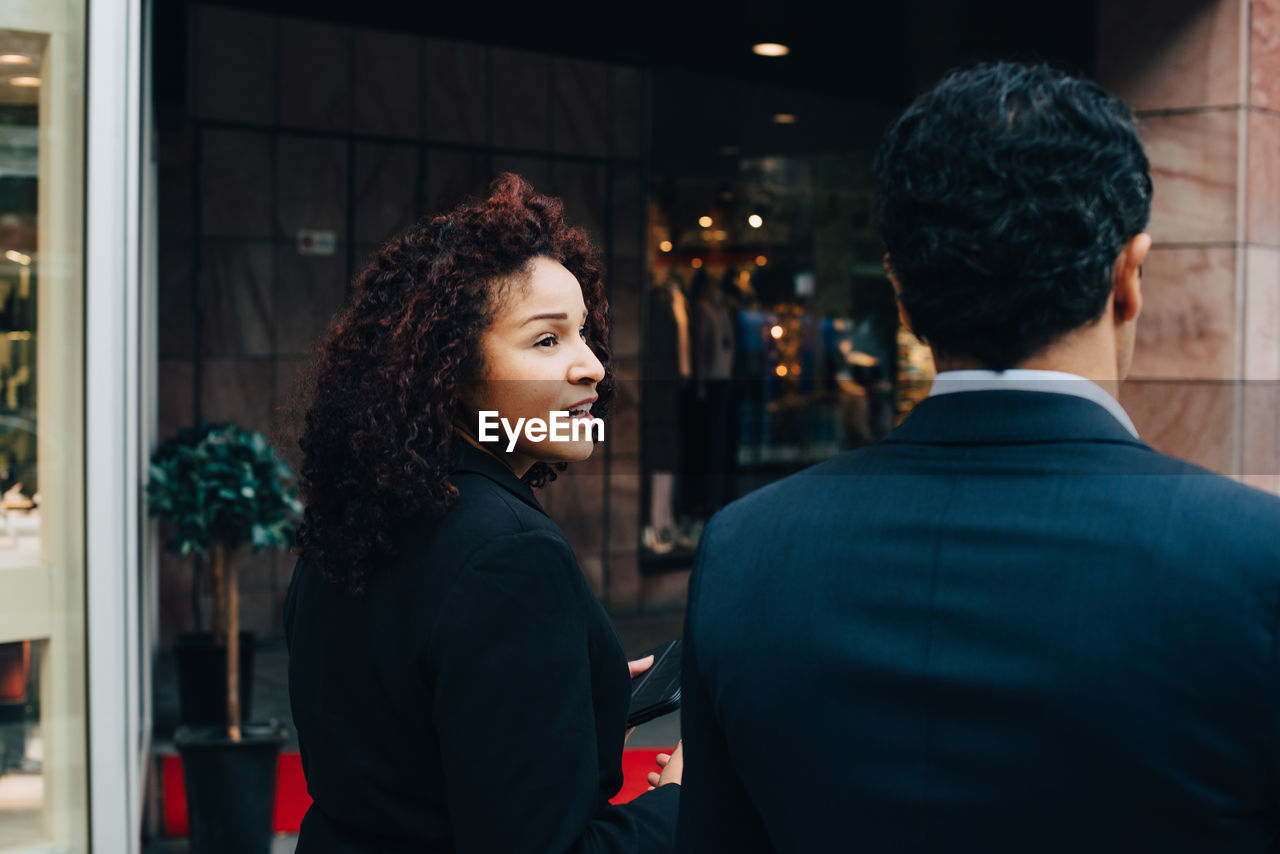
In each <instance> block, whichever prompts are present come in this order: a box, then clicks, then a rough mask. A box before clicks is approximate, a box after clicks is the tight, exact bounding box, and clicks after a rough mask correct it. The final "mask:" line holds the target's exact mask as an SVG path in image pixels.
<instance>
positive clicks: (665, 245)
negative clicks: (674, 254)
mask: <svg viewBox="0 0 1280 854" xmlns="http://www.w3.org/2000/svg"><path fill="white" fill-rule="evenodd" d="M658 251H659V252H670V251H671V241H670V240H664V241H662V242H661V243H659V244H658Z"/></svg>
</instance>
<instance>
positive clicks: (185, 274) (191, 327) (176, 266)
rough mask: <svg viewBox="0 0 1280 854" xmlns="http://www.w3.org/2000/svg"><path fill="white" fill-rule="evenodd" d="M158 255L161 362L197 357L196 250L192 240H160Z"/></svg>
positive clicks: (157, 283) (158, 323)
mask: <svg viewBox="0 0 1280 854" xmlns="http://www.w3.org/2000/svg"><path fill="white" fill-rule="evenodd" d="M159 243H160V245H159V247H158V250H157V252H156V256H157V259H156V260H157V264H156V285H157V288H156V290H157V293H156V302H157V306H156V315H157V325H158V326H159V328H158V329H157V330H156V333H157V338H158V341H157V345H158V348H159V356H160V358H162V359H164V358H178V357H182V358H188V359H190V358H192V357H193V356H195V340H196V336H195V331H196V326H195V323H196V313H195V303H194V300H195V292H196V288H195V265H194V263H193V260H194V259H193V257H192V253H193V252H194V251H195V247H194V245H193V243H192V241H191V240H190V239H189V238H178V237H166V236H162V237H161V238H160V242H159Z"/></svg>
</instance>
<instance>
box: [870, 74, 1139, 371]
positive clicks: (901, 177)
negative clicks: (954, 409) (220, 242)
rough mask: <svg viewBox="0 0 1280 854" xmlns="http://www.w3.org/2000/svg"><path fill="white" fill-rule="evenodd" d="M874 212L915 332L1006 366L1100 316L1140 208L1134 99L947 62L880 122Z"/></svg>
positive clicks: (1066, 80)
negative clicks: (885, 124) (929, 84)
mask: <svg viewBox="0 0 1280 854" xmlns="http://www.w3.org/2000/svg"><path fill="white" fill-rule="evenodd" d="M876 180H877V200H876V215H877V219H878V225H879V229H880V235H881V237H882V238H883V240H884V243H885V247H886V249H887V250H888V253H889V257H888V264H889V266H890V269H891V270H892V271H893V273H894V275H895V277H896V278H897V280H898V282H899V284H900V286H901V291H900V299H901V300H902V305H903V307H904V308H905V309H906V311H907V313H908V314H909V315H910V318H911V323H912V326H913V327H914V330H915V332H916V333H917V334H918V335H919V336H920V337H921V338H923V339H924V340H925V341H927V342H928V343H929V344H930V345H931V346H932V347H933V349H934V352H935V354H937V355H940V356H943V357H951V358H957V357H958V358H971V359H977V360H978V361H980V362H981V363H982V364H983V365H985V366H986V367H989V368H995V369H1002V368H1009V367H1013V366H1015V365H1017V364H1019V363H1021V362H1023V361H1025V360H1026V359H1027V358H1029V357H1031V356H1033V355H1035V354H1036V353H1038V352H1040V351H1042V350H1043V349H1044V348H1046V347H1048V346H1049V345H1050V344H1052V343H1053V342H1054V341H1055V340H1056V339H1058V338H1059V337H1060V336H1062V335H1063V334H1064V333H1067V332H1069V331H1071V330H1073V329H1077V328H1080V327H1082V326H1084V325H1086V324H1089V323H1092V322H1094V321H1096V320H1097V319H1098V318H1099V317H1100V316H1101V315H1102V312H1103V310H1104V309H1105V307H1106V302H1107V297H1108V295H1109V294H1110V292H1111V287H1112V284H1111V269H1112V265H1113V264H1114V263H1115V260H1116V257H1117V256H1118V255H1119V253H1120V250H1121V248H1122V247H1123V246H1124V244H1125V242H1126V241H1128V240H1129V239H1130V238H1132V237H1133V236H1134V235H1136V234H1139V233H1140V232H1141V231H1142V230H1143V229H1144V228H1145V227H1146V224H1147V219H1148V217H1149V216H1150V212H1151V178H1150V175H1149V174H1148V163H1147V156H1146V154H1145V153H1144V152H1143V150H1142V143H1141V141H1140V140H1139V139H1138V132H1137V128H1136V126H1135V122H1134V118H1133V114H1132V113H1131V112H1130V110H1129V108H1128V107H1127V106H1126V105H1125V104H1124V103H1123V102H1122V101H1120V100H1118V99H1117V98H1114V97H1112V96H1111V95H1108V94H1107V93H1106V92H1105V91H1104V90H1103V89H1102V88H1101V87H1100V86H1098V85H1097V84H1096V83H1093V82H1091V81H1089V80H1086V79H1084V78H1082V77H1079V76H1077V75H1074V74H1070V73H1067V72H1064V71H1060V70H1057V69H1054V68H1051V67H1049V66H1047V65H1043V64H1023V63H1014V62H998V63H984V64H980V65H975V66H972V67H969V68H966V69H959V70H955V71H952V72H950V73H949V74H947V76H946V77H945V78H944V79H943V80H942V82H940V83H939V84H938V85H937V86H935V87H934V88H933V89H932V90H930V91H929V92H926V93H925V94H924V95H921V96H920V97H919V98H917V99H916V101H915V102H914V103H913V104H912V105H911V106H910V107H908V108H907V110H906V112H904V113H903V114H902V116H900V117H899V118H898V119H897V121H896V122H894V124H893V125H892V126H891V127H890V128H889V130H888V132H887V134H886V135H885V139H884V142H883V143H882V145H881V148H880V151H879V153H878V155H877V157H876Z"/></svg>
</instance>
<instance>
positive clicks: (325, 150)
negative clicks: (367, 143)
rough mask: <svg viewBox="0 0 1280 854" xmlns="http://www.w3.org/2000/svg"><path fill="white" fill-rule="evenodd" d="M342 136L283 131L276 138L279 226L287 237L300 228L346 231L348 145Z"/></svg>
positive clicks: (343, 236)
mask: <svg viewBox="0 0 1280 854" xmlns="http://www.w3.org/2000/svg"><path fill="white" fill-rule="evenodd" d="M348 145H349V143H348V142H347V141H345V140H340V139H324V138H320V137H312V136H294V135H292V134H281V135H280V136H278V137H277V138H276V149H277V152H278V153H277V158H278V166H277V170H276V171H277V180H276V228H277V229H278V231H279V236H280V237H281V238H283V239H285V240H294V239H295V238H296V236H297V233H298V230H299V229H311V230H317V229H319V230H326V231H333V232H334V233H335V236H336V238H337V239H338V240H345V239H346V235H347V146H348Z"/></svg>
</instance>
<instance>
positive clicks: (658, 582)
mask: <svg viewBox="0 0 1280 854" xmlns="http://www.w3.org/2000/svg"><path fill="white" fill-rule="evenodd" d="M689 575H690V570H688V569H681V570H675V571H672V572H663V573H660V574H657V575H642V576H641V577H640V603H639V604H640V607H642V608H644V609H646V610H654V611H661V610H667V609H676V608H683V607H684V606H685V603H686V602H687V601H688V591H689Z"/></svg>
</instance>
